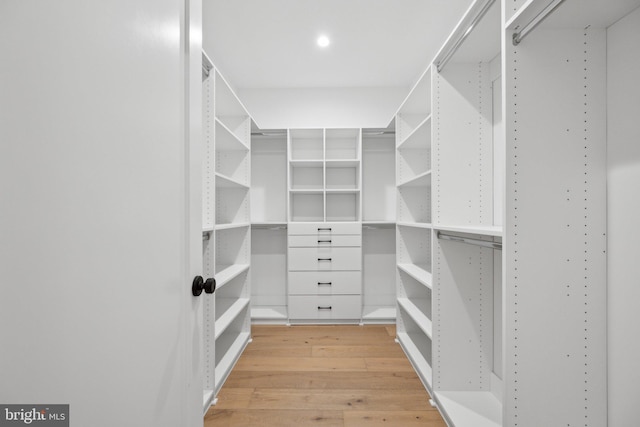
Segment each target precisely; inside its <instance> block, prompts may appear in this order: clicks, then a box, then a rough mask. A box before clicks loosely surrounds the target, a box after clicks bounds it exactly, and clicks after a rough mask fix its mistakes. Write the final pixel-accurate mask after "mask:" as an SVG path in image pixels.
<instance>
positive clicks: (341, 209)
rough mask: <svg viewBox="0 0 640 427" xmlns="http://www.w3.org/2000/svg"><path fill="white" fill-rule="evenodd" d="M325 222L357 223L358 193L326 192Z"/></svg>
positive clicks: (358, 216)
mask: <svg viewBox="0 0 640 427" xmlns="http://www.w3.org/2000/svg"><path fill="white" fill-rule="evenodd" d="M326 198H327V221H359V220H360V193H359V192H353V193H330V192H327V195H326Z"/></svg>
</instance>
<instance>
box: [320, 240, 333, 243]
mask: <svg viewBox="0 0 640 427" xmlns="http://www.w3.org/2000/svg"><path fill="white" fill-rule="evenodd" d="M318 243H331V240H318Z"/></svg>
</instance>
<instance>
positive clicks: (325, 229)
mask: <svg viewBox="0 0 640 427" xmlns="http://www.w3.org/2000/svg"><path fill="white" fill-rule="evenodd" d="M318 231H331V227H329V228H320V227H318Z"/></svg>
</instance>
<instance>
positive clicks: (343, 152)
mask: <svg viewBox="0 0 640 427" xmlns="http://www.w3.org/2000/svg"><path fill="white" fill-rule="evenodd" d="M325 153H326V156H325V158H326V159H327V160H334V159H341V160H359V158H360V129H327V130H326V136H325Z"/></svg>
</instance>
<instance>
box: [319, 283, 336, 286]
mask: <svg viewBox="0 0 640 427" xmlns="http://www.w3.org/2000/svg"><path fill="white" fill-rule="evenodd" d="M331 285H333V283H331V282H318V286H331Z"/></svg>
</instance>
